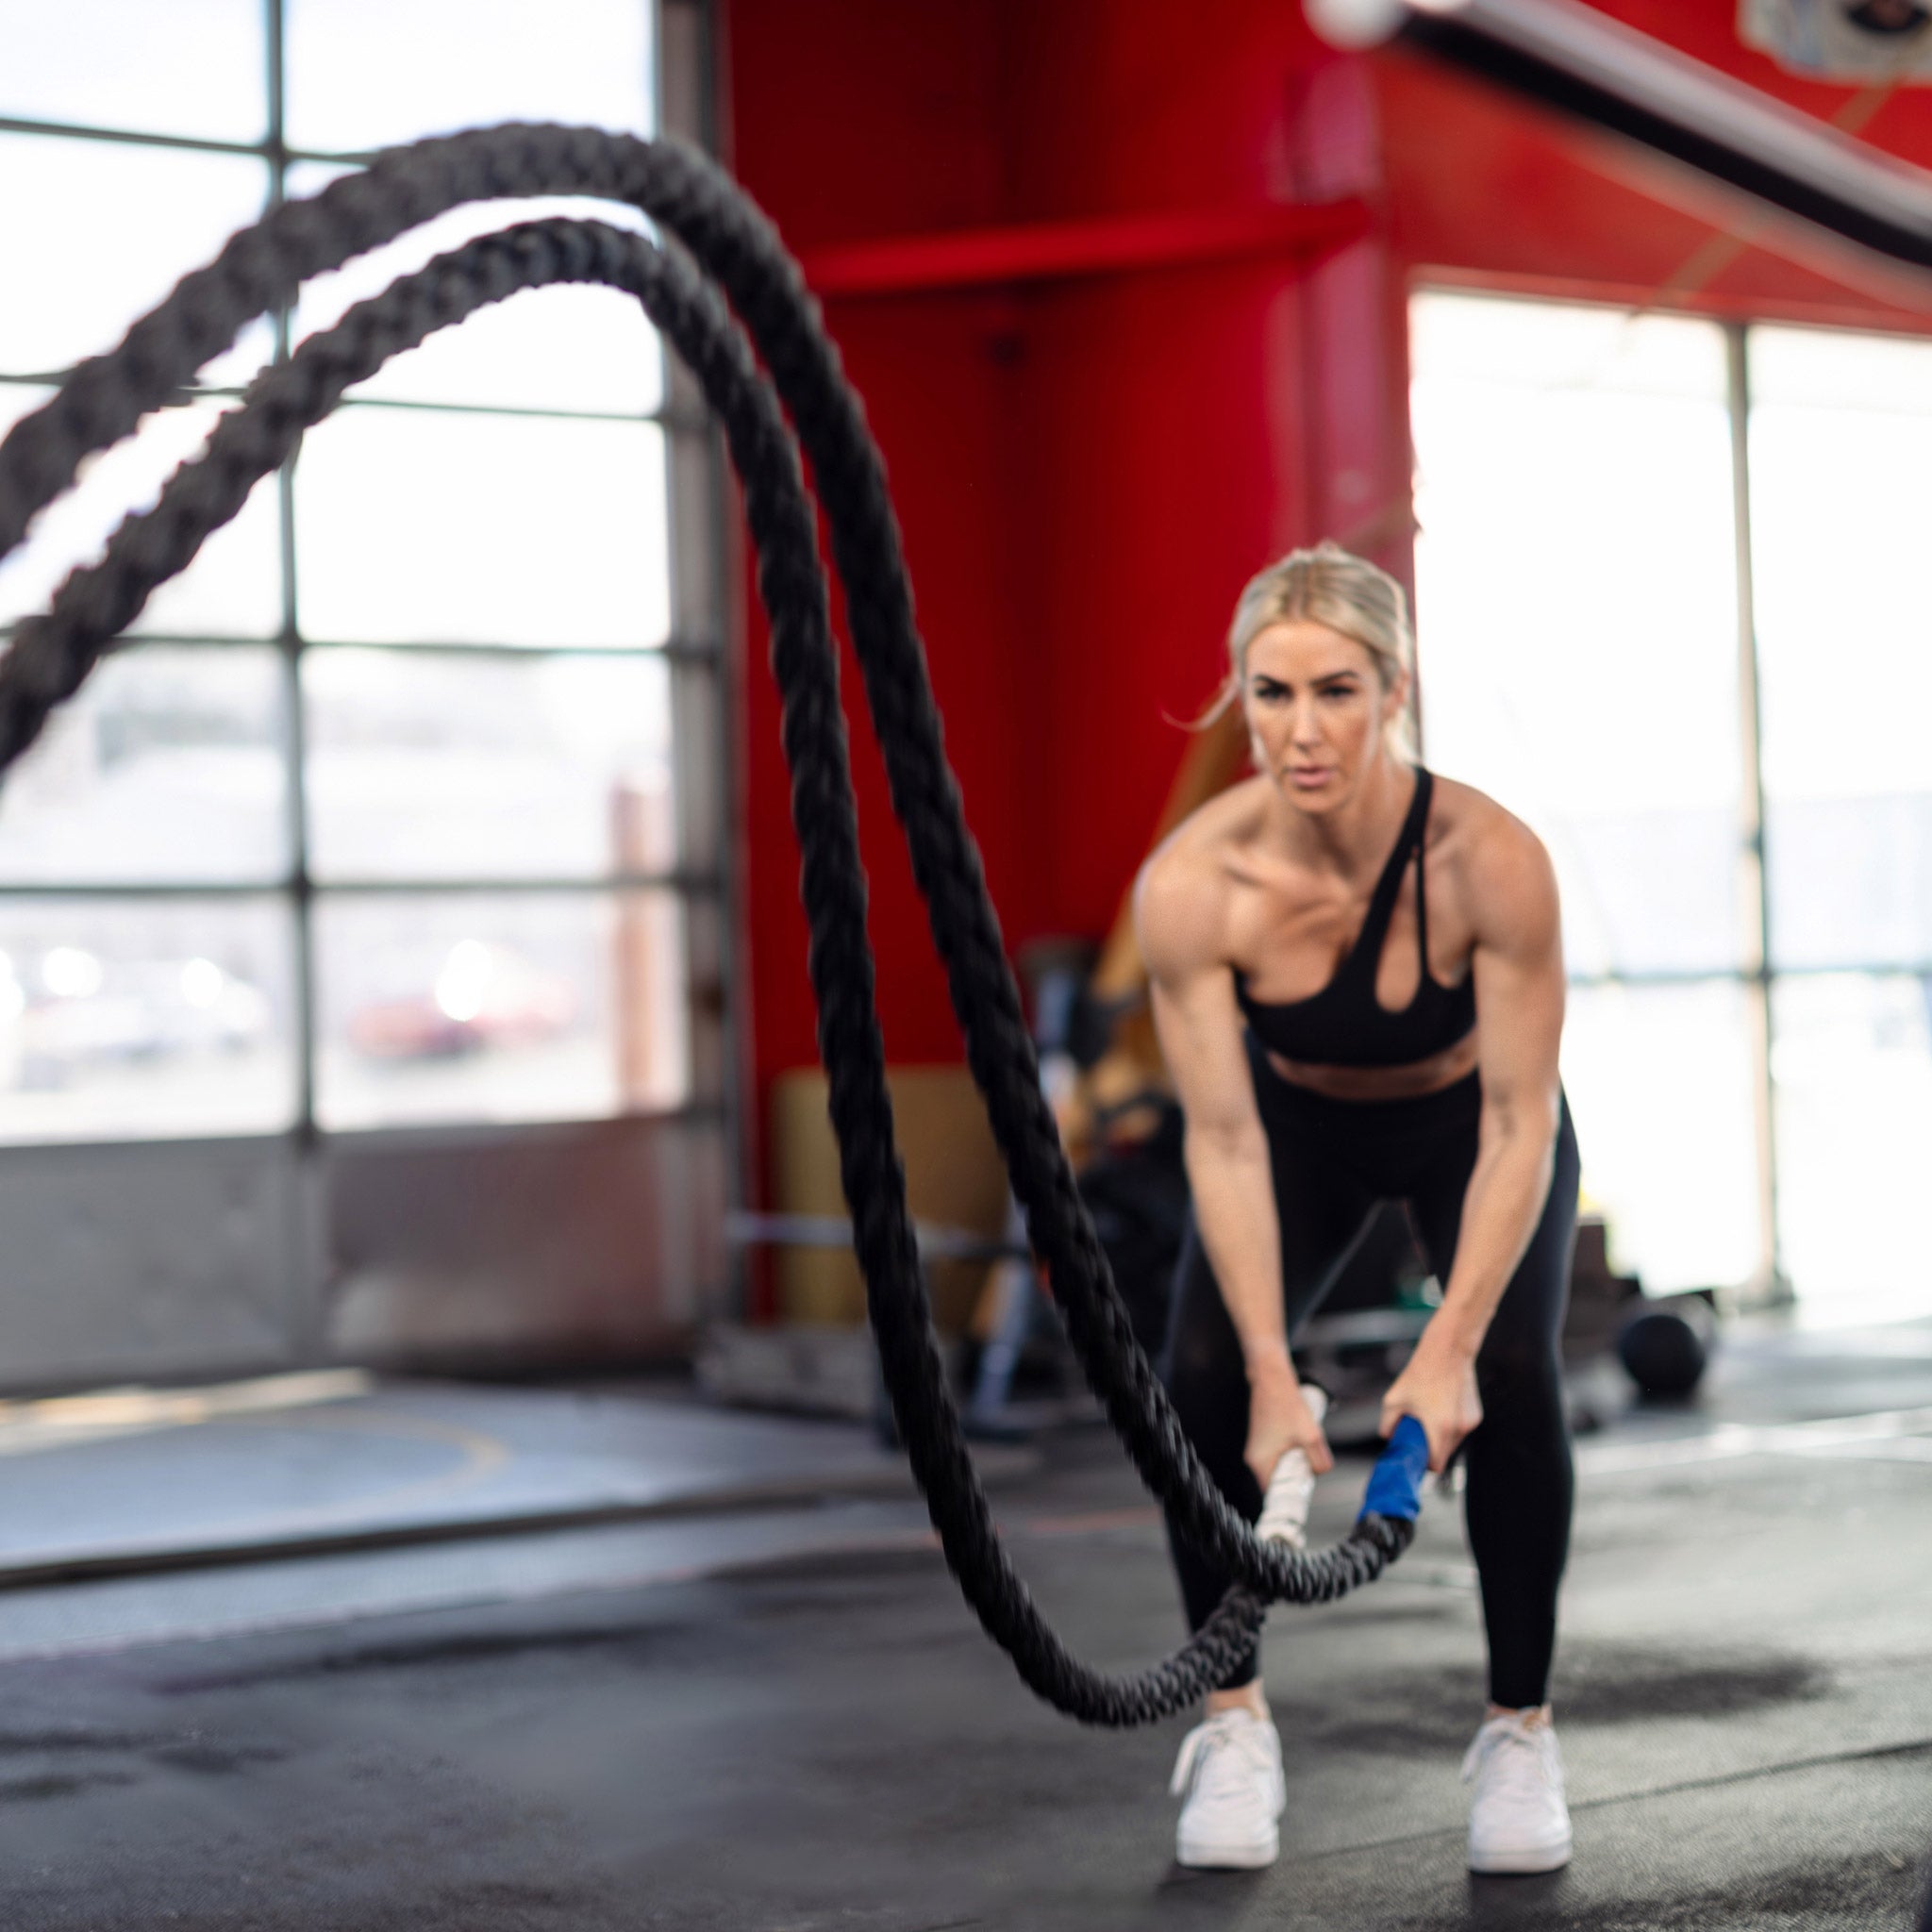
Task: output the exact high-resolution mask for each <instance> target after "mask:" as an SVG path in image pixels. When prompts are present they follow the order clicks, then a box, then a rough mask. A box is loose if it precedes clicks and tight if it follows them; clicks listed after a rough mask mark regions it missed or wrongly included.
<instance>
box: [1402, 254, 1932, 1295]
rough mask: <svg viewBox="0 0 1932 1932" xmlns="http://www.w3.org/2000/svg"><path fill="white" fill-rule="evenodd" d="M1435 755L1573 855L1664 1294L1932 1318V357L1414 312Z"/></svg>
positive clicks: (1583, 1116)
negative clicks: (1925, 1185) (1931, 1161)
mask: <svg viewBox="0 0 1932 1932" xmlns="http://www.w3.org/2000/svg"><path fill="white" fill-rule="evenodd" d="M1411 325H1412V348H1413V363H1414V380H1415V386H1414V393H1413V423H1414V432H1415V442H1416V454H1417V463H1418V492H1417V514H1418V518H1419V521H1420V524H1421V535H1420V538H1419V541H1418V545H1417V563H1416V568H1417V603H1418V618H1419V625H1420V629H1421V642H1422V664H1423V675H1424V682H1423V720H1424V732H1425V736H1426V742H1427V748H1428V753H1429V757H1430V760H1431V762H1432V764H1435V765H1437V766H1439V767H1440V768H1441V769H1442V770H1443V771H1444V772H1446V773H1448V774H1451V775H1454V776H1461V777H1466V778H1468V779H1469V780H1470V781H1471V782H1473V783H1474V784H1477V785H1479V786H1481V787H1483V789H1485V790H1487V791H1491V792H1492V793H1494V795H1495V796H1497V797H1498V798H1500V799H1501V800H1502V801H1503V802H1504V803H1505V804H1506V805H1507V806H1509V807H1510V808H1512V809H1514V810H1516V811H1518V812H1519V813H1521V815H1522V816H1523V817H1524V818H1525V819H1526V820H1527V821H1528V822H1529V823H1530V824H1532V825H1533V826H1535V828H1536V829H1537V830H1538V832H1539V833H1540V834H1541V836H1542V838H1543V839H1544V841H1545V842H1546V843H1547V844H1548V845H1549V847H1550V850H1551V852H1552V855H1553V857H1554V858H1555V862H1556V865H1557V874H1558V877H1559V880H1560V884H1561V889H1562V894H1563V914H1564V931H1565V947H1566V954H1567V958H1568V964H1569V969H1570V973H1571V977H1572V991H1571V1007H1570V1021H1569V1025H1568V1029H1567V1032H1566V1038H1565V1047H1564V1076H1565V1080H1566V1083H1567V1084H1568V1086H1569V1089H1570V1091H1571V1094H1572V1098H1573V1101H1574V1106H1575V1110H1576V1114H1577V1121H1578V1133H1579V1138H1580V1140H1581V1141H1582V1145H1583V1149H1584V1187H1585V1191H1586V1194H1587V1196H1589V1197H1591V1199H1592V1200H1593V1201H1594V1202H1595V1204H1596V1205H1598V1206H1599V1207H1601V1208H1603V1209H1604V1210H1605V1212H1606V1213H1607V1217H1608V1219H1609V1222H1610V1225H1611V1232H1612V1238H1613V1241H1614V1243H1615V1247H1616V1250H1617V1252H1618V1254H1619V1255H1620V1256H1621V1257H1623V1258H1624V1260H1625V1261H1627V1263H1628V1264H1629V1265H1631V1266H1633V1267H1635V1268H1637V1269H1639V1270H1640V1271H1641V1273H1642V1274H1643V1275H1644V1276H1645V1278H1646V1280H1647V1282H1648V1283H1649V1284H1650V1285H1651V1286H1653V1287H1657V1288H1686V1287H1704V1286H1719V1287H1727V1288H1744V1289H1746V1290H1747V1291H1765V1290H1766V1289H1767V1288H1769V1286H1770V1285H1771V1284H1772V1283H1773V1282H1774V1281H1775V1280H1776V1279H1777V1278H1778V1276H1779V1275H1780V1274H1782V1275H1784V1276H1786V1277H1788V1278H1789V1279H1790V1282H1791V1283H1792V1284H1793V1285H1794V1287H1795V1288H1796V1291H1798V1293H1799V1294H1800V1296H1801V1297H1803V1298H1804V1299H1805V1300H1806V1301H1807V1303H1808V1304H1809V1305H1810V1306H1811V1307H1814V1308H1815V1309H1817V1310H1818V1311H1820V1312H1822V1313H1826V1314H1829V1315H1832V1316H1835V1317H1844V1318H1854V1317H1858V1316H1878V1315H1884V1314H1895V1315H1905V1314H1915V1313H1923V1312H1925V1311H1926V1309H1927V1307H1932V1289H1928V1287H1927V1286H1926V1285H1925V1282H1924V1271H1923V1270H1922V1269H1920V1268H1919V1267H1918V1266H1917V1264H1916V1255H1917V1250H1918V1245H1919V1243H1918V1240H1917V1237H1916V1235H1915V1234H1914V1232H1913V1228H1912V1222H1913V1220H1914V1219H1915V1211H1914V1202H1915V1199H1916V1194H1917V1191H1918V1188H1919V1181H1918V1178H1917V1177H1918V1175H1919V1174H1922V1173H1923V1171H1924V1165H1925V1162H1926V1159H1927V1158H1928V1157H1932V1046H1928V1031H1927V1024H1928V1015H1932V761H1928V760H1927V758H1926V757H1925V754H1924V720H1925V718H1926V717H1927V715H1932V711H1928V707H1932V618H1928V616H1927V611H1928V610H1932V599H1928V597H1927V595H1926V592H1927V590H1928V589H1932V565H1928V563H1927V562H1926V557H1927V552H1926V549H1925V546H1924V541H1923V532H1924V529H1925V528H1926V527H1927V526H1928V523H1932V483H1928V482H1927V480H1926V475H1925V463H1924V451H1925V448H1926V446H1927V444H1928V443H1932V343H1924V342H1918V341H1895V340H1887V339H1880V338H1874V337H1869V336H1855V335H1848V334H1844V333H1841V332H1831V331H1824V330H1812V329H1793V328H1783V327H1769V326H1754V327H1749V328H1746V327H1741V326H1724V325H1718V324H1714V323H1708V322H1704V321H1700V320H1695V319H1691V318H1684V317H1674V316H1663V315H1655V314H1649V315H1641V316H1638V315H1630V314H1627V313H1624V312H1621V311H1615V310H1610V309H1603V308H1583V307H1574V306H1567V305H1557V304H1546V303H1530V302H1522V301H1507V300H1500V299H1493V298H1487V297H1475V296H1467V295H1460V294H1449V293H1438V292H1428V293H1423V294H1420V295H1418V296H1417V297H1416V298H1415V300H1414V303H1413V305H1412V310H1411Z"/></svg>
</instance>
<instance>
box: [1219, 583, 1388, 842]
mask: <svg viewBox="0 0 1932 1932" xmlns="http://www.w3.org/2000/svg"><path fill="white" fill-rule="evenodd" d="M1404 694H1405V687H1404V686H1402V685H1397V686H1396V687H1395V688H1394V689H1393V690H1391V691H1384V690H1383V688H1382V680H1381V679H1380V677H1378V676H1377V675H1376V674H1375V660H1374V658H1372V657H1371V656H1370V655H1369V652H1368V650H1367V647H1366V646H1364V645H1362V644H1358V643H1357V642H1356V641H1355V640H1354V639H1353V638H1345V637H1343V636H1342V635H1341V632H1340V631H1333V630H1330V629H1329V628H1328V626H1327V625H1325V624H1316V623H1314V622H1312V621H1311V620H1308V619H1306V618H1297V619H1295V620H1293V621H1292V622H1291V623H1286V624H1271V625H1269V626H1268V628H1267V629H1266V630H1264V631H1260V632H1257V634H1256V637H1255V639H1254V641H1253V642H1252V643H1250V644H1249V646H1248V658H1247V667H1246V674H1245V675H1244V676H1243V678H1242V681H1241V708H1242V710H1243V712H1244V713H1245V714H1246V717H1247V721H1248V738H1249V741H1250V743H1251V744H1252V745H1253V747H1254V753H1255V767H1256V769H1257V771H1258V772H1260V773H1261V774H1263V775H1264V776H1265V777H1267V778H1268V779H1269V780H1271V781H1272V782H1273V784H1274V787H1275V789H1276V790H1277V791H1280V792H1281V794H1282V795H1283V797H1285V798H1286V799H1288V801H1289V802H1290V803H1291V805H1293V806H1295V807H1296V808H1298V809H1300V810H1302V811H1305V812H1310V813H1314V814H1318V815H1319V814H1322V813H1326V812H1330V811H1333V810H1334V809H1335V808H1336V807H1337V806H1339V805H1341V804H1343V803H1345V802H1346V801H1347V800H1348V799H1350V798H1353V797H1354V796H1355V795H1356V792H1357V791H1358V790H1359V788H1360V785H1361V781H1362V777H1363V775H1364V774H1366V773H1367V771H1368V770H1369V768H1370V767H1371V765H1372V764H1373V763H1374V759H1375V758H1379V757H1380V756H1381V755H1382V747H1383V744H1384V742H1385V739H1384V733H1385V731H1386V729H1387V727H1388V725H1389V724H1391V722H1392V721H1393V720H1394V719H1395V717H1396V716H1397V714H1398V713H1399V712H1400V710H1401V708H1402V700H1403V697H1404Z"/></svg>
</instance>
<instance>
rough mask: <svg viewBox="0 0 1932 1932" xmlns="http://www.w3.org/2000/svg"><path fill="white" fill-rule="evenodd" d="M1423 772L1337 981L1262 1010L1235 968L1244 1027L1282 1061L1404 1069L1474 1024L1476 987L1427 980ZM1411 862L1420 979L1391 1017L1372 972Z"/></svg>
mask: <svg viewBox="0 0 1932 1932" xmlns="http://www.w3.org/2000/svg"><path fill="white" fill-rule="evenodd" d="M1432 789H1433V783H1432V780H1431V779H1430V777H1429V774H1428V773H1426V772H1425V771H1424V770H1423V768H1422V767H1421V766H1420V765H1418V766H1417V767H1416V768H1415V798H1414V800H1413V802H1412V803H1411V804H1410V806H1409V808H1408V816H1407V818H1406V819H1405V820H1404V821H1403V822H1402V831H1401V834H1400V836H1398V838H1397V839H1396V841H1395V850H1394V851H1393V852H1391V854H1390V855H1389V863H1388V864H1387V865H1385V866H1384V867H1383V868H1382V876H1381V877H1380V878H1379V879H1377V880H1376V881H1375V893H1374V898H1372V899H1371V900H1370V901H1369V916H1368V917H1367V918H1366V919H1365V920H1363V922H1362V929H1361V931H1360V932H1359V933H1358V934H1357V936H1356V942H1355V944H1354V945H1353V946H1352V947H1351V948H1350V949H1349V954H1348V957H1347V958H1345V959H1344V960H1342V962H1341V966H1340V967H1338V968H1337V969H1336V974H1335V977H1334V978H1333V979H1331V980H1330V981H1329V982H1328V984H1327V985H1326V986H1324V988H1323V989H1322V991H1320V992H1318V993H1316V994H1315V995H1314V996H1313V997H1312V998H1310V999H1306V1000H1291V1001H1289V1002H1288V1003H1286V1004H1285V1005H1282V1006H1268V1005H1265V1004H1264V1003H1263V1002H1261V1001H1259V1000H1257V999H1251V998H1250V997H1249V995H1248V981H1247V974H1244V973H1243V972H1242V971H1241V968H1240V967H1239V966H1237V967H1236V968H1235V969H1234V991H1235V997H1236V998H1237V999H1238V1000H1240V1002H1241V1011H1242V1012H1243V1013H1244V1014H1246V1016H1247V1022H1248V1030H1249V1031H1250V1032H1251V1033H1253V1035H1254V1036H1255V1038H1256V1039H1257V1040H1258V1041H1260V1042H1261V1044H1262V1045H1263V1046H1265V1047H1267V1048H1268V1049H1269V1050H1270V1051H1271V1052H1273V1053H1278V1054H1280V1055H1281V1056H1282V1058H1284V1059H1291V1060H1302V1061H1305V1062H1307V1064H1308V1065H1310V1066H1323V1067H1403V1066H1409V1065H1412V1064H1413V1063H1414V1062H1416V1061H1417V1060H1425V1059H1428V1058H1430V1057H1431V1056H1432V1055H1435V1054H1439V1053H1441V1052H1442V1051H1443V1050H1444V1049H1445V1048H1447V1047H1451V1046H1454V1045H1455V1044H1456V1043H1457V1041H1460V1040H1462V1039H1463V1038H1465V1037H1466V1036H1467V1034H1468V1033H1469V1030H1470V1028H1471V1027H1473V1026H1474V1024H1475V985H1474V980H1473V979H1472V978H1471V977H1469V976H1468V975H1465V976H1464V978H1463V980H1462V983H1461V984H1460V985H1459V986H1444V985H1442V984H1441V981H1440V980H1436V979H1432V978H1430V976H1429V908H1428V900H1427V897H1426V895H1425V893H1424V890H1423V866H1422V848H1423V834H1424V830H1425V829H1426V828H1427V825H1428V823H1429V793H1430V791H1431V790H1432ZM1411 858H1413V859H1414V860H1415V862H1416V865H1415V929H1416V946H1417V950H1418V951H1419V952H1420V953H1421V956H1422V980H1421V983H1420V984H1419V985H1418V986H1417V988H1416V990H1415V997H1414V999H1412V1000H1410V1001H1409V1003H1408V1005H1407V1006H1406V1007H1404V1008H1402V1009H1401V1010H1400V1011H1399V1012H1391V1010H1390V1009H1389V1008H1387V1007H1385V1006H1383V1004H1382V1003H1381V1001H1380V1000H1378V999H1377V998H1376V997H1375V974H1376V969H1377V968H1378V967H1379V966H1380V964H1381V960H1382V942H1383V941H1385V940H1386V939H1387V938H1388V937H1389V921H1390V919H1391V916H1392V915H1393V913H1394V911H1395V895H1396V893H1397V892H1399V891H1401V890H1402V875H1403V874H1404V873H1405V872H1407V870H1408V862H1409V860H1410V859H1411Z"/></svg>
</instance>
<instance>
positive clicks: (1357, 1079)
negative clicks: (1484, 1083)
mask: <svg viewBox="0 0 1932 1932" xmlns="http://www.w3.org/2000/svg"><path fill="white" fill-rule="evenodd" d="M1475 1062H1476V1045H1475V1029H1474V1027H1471V1028H1470V1030H1469V1031H1468V1032H1467V1033H1465V1034H1464V1035H1463V1036H1462V1038H1461V1039H1460V1040H1458V1041H1457V1042H1456V1044H1455V1045H1454V1046H1445V1047H1444V1048H1443V1049H1442V1051H1441V1053H1436V1054H1431V1055H1430V1056H1429V1057H1428V1058H1427V1059H1425V1060H1412V1061H1411V1062H1410V1063H1409V1064H1408V1065H1407V1066H1406V1067H1324V1066H1320V1065H1317V1064H1316V1063H1315V1062H1313V1061H1310V1060H1291V1059H1289V1058H1286V1057H1285V1056H1284V1055H1281V1054H1278V1053H1271V1054H1269V1056H1268V1064H1269V1065H1270V1066H1271V1067H1273V1068H1274V1071H1275V1072H1276V1073H1277V1074H1280V1075H1281V1077H1282V1078H1283V1079H1284V1080H1287V1081H1289V1082H1291V1084H1292V1085H1294V1086H1296V1087H1307V1088H1309V1089H1311V1090H1312V1091H1315V1092H1317V1093H1320V1094H1324V1095H1325V1096H1326V1097H1327V1098H1328V1099H1330V1100H1417V1099H1420V1098H1421V1097H1422V1096H1423V1095H1424V1093H1440V1092H1441V1091H1442V1090H1443V1088H1445V1087H1453V1086H1455V1084H1456V1083H1457V1081H1458V1080H1462V1079H1466V1078H1468V1076H1469V1075H1470V1074H1473V1073H1474V1072H1475Z"/></svg>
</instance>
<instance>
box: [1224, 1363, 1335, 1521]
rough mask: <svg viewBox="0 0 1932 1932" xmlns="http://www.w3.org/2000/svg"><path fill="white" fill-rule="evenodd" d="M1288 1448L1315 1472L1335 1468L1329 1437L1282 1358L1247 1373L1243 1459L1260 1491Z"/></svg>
mask: <svg viewBox="0 0 1932 1932" xmlns="http://www.w3.org/2000/svg"><path fill="white" fill-rule="evenodd" d="M1291 1449H1299V1450H1301V1451H1302V1453H1303V1454H1304V1455H1305V1456H1307V1458H1308V1467H1309V1468H1310V1469H1312V1470H1313V1471H1314V1472H1315V1474H1317V1475H1321V1474H1324V1473H1325V1472H1326V1471H1328V1470H1331V1469H1333V1468H1334V1467H1335V1457H1333V1456H1331V1455H1330V1454H1329V1452H1328V1439H1327V1438H1326V1437H1325V1436H1324V1435H1323V1433H1322V1424H1320V1423H1318V1422H1317V1421H1316V1420H1315V1416H1314V1411H1313V1410H1312V1409H1310V1408H1309V1407H1308V1405H1307V1400H1306V1399H1305V1398H1304V1396H1303V1394H1302V1385H1301V1382H1300V1379H1299V1378H1298V1377H1297V1376H1296V1374H1295V1372H1294V1365H1293V1363H1292V1362H1289V1361H1286V1360H1284V1361H1282V1362H1281V1363H1280V1364H1278V1365H1274V1364H1271V1365H1270V1366H1269V1367H1267V1368H1264V1369H1251V1370H1249V1372H1248V1446H1247V1450H1246V1452H1245V1457H1244V1459H1245V1460H1246V1462H1247V1465H1248V1467H1249V1468H1250V1469H1252V1470H1253V1471H1254V1472H1255V1480H1256V1481H1257V1483H1259V1484H1260V1485H1261V1487H1262V1489H1263V1490H1266V1489H1267V1487H1268V1478H1269V1477H1270V1476H1272V1475H1273V1474H1274V1465H1275V1464H1276V1463H1277V1462H1279V1461H1280V1460H1281V1458H1282V1457H1284V1456H1286V1455H1287V1454H1288V1452H1289V1451H1290V1450H1291Z"/></svg>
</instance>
